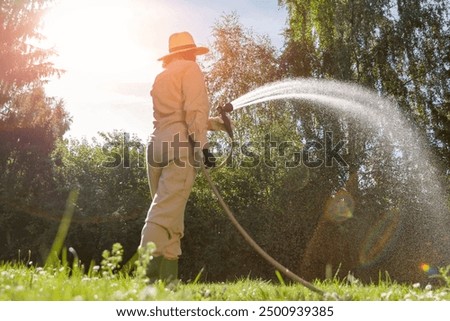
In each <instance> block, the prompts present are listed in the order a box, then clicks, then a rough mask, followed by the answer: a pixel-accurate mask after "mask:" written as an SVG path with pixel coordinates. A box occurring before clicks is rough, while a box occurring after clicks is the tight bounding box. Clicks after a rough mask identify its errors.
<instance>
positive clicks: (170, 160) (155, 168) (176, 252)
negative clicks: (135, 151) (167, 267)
mask: <svg viewBox="0 0 450 321" xmlns="http://www.w3.org/2000/svg"><path fill="white" fill-rule="evenodd" d="M172 130H173V129H172ZM172 132H173V131H172ZM158 136H159V137H158ZM158 136H156V138H154V139H152V142H150V144H149V145H148V147H147V175H148V181H149V185H150V191H151V195H152V203H151V205H150V209H149V210H148V213H147V217H146V220H145V224H144V227H143V229H142V233H141V243H140V246H141V247H142V246H145V245H146V244H147V243H148V242H153V243H155V245H156V251H155V252H154V253H153V255H154V256H164V257H165V258H166V259H177V258H178V256H180V255H181V244H180V240H181V238H182V237H183V234H184V211H185V208H186V203H187V200H188V198H189V195H190V193H191V190H192V186H193V184H194V180H195V175H196V169H195V167H194V165H193V161H192V160H193V157H192V155H193V151H192V147H190V145H188V140H187V133H186V135H185V134H183V135H182V136H183V137H181V142H182V143H181V148H180V146H175V147H174V146H173V144H172V145H171V143H167V142H173V141H174V139H173V137H171V138H170V139H169V137H167V135H164V134H162V135H158ZM165 136H166V137H165ZM178 137H179V136H178ZM177 139H178V138H177ZM178 141H180V140H179V139H178ZM177 148H178V150H176V149H177Z"/></svg>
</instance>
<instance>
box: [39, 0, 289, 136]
mask: <svg viewBox="0 0 450 321" xmlns="http://www.w3.org/2000/svg"><path fill="white" fill-rule="evenodd" d="M233 11H235V12H236V13H237V14H238V16H239V18H240V22H241V23H242V24H243V25H244V26H245V27H246V28H250V29H252V30H253V31H254V32H255V33H257V34H264V35H268V36H269V38H270V39H271V41H272V43H273V45H274V46H275V47H277V48H279V49H281V47H282V46H283V37H282V35H281V34H282V31H283V29H284V28H285V22H286V17H287V13H286V9H285V8H280V7H278V1H277V0H247V1H244V0H227V1H219V0H209V1H207V0H190V1H188V0H56V1H55V2H54V5H52V7H51V8H50V9H49V11H48V13H47V14H46V15H45V16H44V18H43V29H42V33H43V34H44V36H45V37H46V40H45V45H46V46H48V47H52V48H53V49H55V50H56V52H57V54H58V55H57V56H55V57H53V58H52V59H51V61H52V62H54V64H55V66H56V67H57V68H61V69H63V70H65V73H64V74H63V75H62V76H61V77H60V78H54V79H51V80H50V81H49V83H48V84H47V86H46V91H47V94H48V95H50V96H54V97H58V98H62V99H63V100H64V102H65V107H66V109H67V111H68V112H69V114H70V116H71V117H72V125H71V129H70V131H69V132H68V133H67V134H66V137H74V138H83V137H84V138H87V139H90V138H92V137H96V136H97V132H99V131H112V130H114V129H116V130H119V131H125V132H127V133H130V134H136V135H137V136H138V137H139V138H141V139H143V140H147V138H148V136H149V134H150V133H151V130H152V103H151V98H150V95H149V91H150V88H151V85H152V83H153V79H154V78H155V76H156V75H157V74H158V73H159V72H161V70H162V69H161V63H160V62H158V61H157V59H158V58H159V57H161V56H163V55H165V54H166V53H167V52H168V38H169V36H170V34H172V33H174V32H179V31H189V32H190V33H191V34H192V35H193V36H194V39H195V42H196V43H197V45H204V46H208V44H210V43H211V42H212V41H213V39H212V36H211V30H212V27H213V25H214V23H215V22H216V21H218V20H219V19H220V17H221V16H222V15H223V14H228V13H231V12H233Z"/></svg>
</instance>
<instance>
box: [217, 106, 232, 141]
mask: <svg viewBox="0 0 450 321" xmlns="http://www.w3.org/2000/svg"><path fill="white" fill-rule="evenodd" d="M233 109H234V107H233V105H232V104H231V103H226V104H225V105H224V106H219V107H217V111H218V112H219V114H220V117H221V118H222V120H223V124H224V125H225V129H226V131H227V133H228V135H229V136H230V138H231V139H233V128H232V127H231V122H230V119H229V118H228V116H227V113H230V112H232V111H233Z"/></svg>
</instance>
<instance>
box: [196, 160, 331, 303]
mask: <svg viewBox="0 0 450 321" xmlns="http://www.w3.org/2000/svg"><path fill="white" fill-rule="evenodd" d="M202 171H203V174H204V175H205V177H206V180H207V181H208V183H209V185H210V187H211V189H212V191H213V193H214V194H215V195H216V197H217V199H218V201H219V203H220V205H221V206H222V208H223V210H224V211H225V213H226V214H227V216H228V218H229V219H230V221H231V223H233V225H234V226H235V227H236V229H237V230H238V231H239V233H240V234H241V235H242V236H243V237H244V239H245V240H246V241H247V243H248V244H249V245H250V246H251V247H252V248H253V249H254V250H255V251H256V252H258V254H259V255H261V256H262V257H263V258H264V259H265V260H266V261H267V262H269V263H270V264H271V265H272V266H273V267H274V268H275V269H277V270H278V271H280V272H281V273H283V274H284V275H286V276H287V277H288V278H290V279H291V280H293V281H295V282H298V283H300V284H302V285H303V286H305V287H306V288H308V289H309V290H311V291H313V292H315V293H318V294H320V295H321V296H323V295H324V294H325V292H324V291H322V290H321V289H319V288H317V287H316V286H314V285H313V284H311V283H310V282H308V281H306V280H304V279H302V278H301V277H299V276H298V275H296V274H295V273H293V272H291V271H289V269H288V268H286V267H285V266H283V265H282V264H280V263H279V262H278V261H277V260H275V259H274V258H273V257H271V256H270V255H269V254H267V252H266V251H264V250H263V249H262V248H261V247H260V246H259V245H258V244H257V243H256V242H255V241H254V240H253V239H252V238H251V236H250V235H249V234H248V233H247V231H246V230H245V229H244V228H243V227H242V225H241V224H240V223H239V222H238V221H237V219H236V217H235V216H234V214H233V212H232V211H231V210H230V208H229V207H228V205H227V203H226V202H225V201H224V199H223V198H222V196H221V195H220V192H219V189H218V188H217V186H216V185H215V184H214V182H213V181H212V179H211V176H210V175H209V172H208V170H207V169H206V168H205V166H204V165H203V164H202Z"/></svg>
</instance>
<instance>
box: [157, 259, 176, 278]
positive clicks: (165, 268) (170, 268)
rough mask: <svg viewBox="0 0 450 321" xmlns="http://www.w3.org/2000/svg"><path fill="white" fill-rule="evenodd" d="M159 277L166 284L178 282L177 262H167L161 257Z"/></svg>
mask: <svg viewBox="0 0 450 321" xmlns="http://www.w3.org/2000/svg"><path fill="white" fill-rule="evenodd" d="M159 277H160V279H161V280H163V281H164V282H166V283H169V282H177V281H178V260H177V259H175V260H168V259H166V258H164V257H163V259H162V261H161V266H160V270H159Z"/></svg>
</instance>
